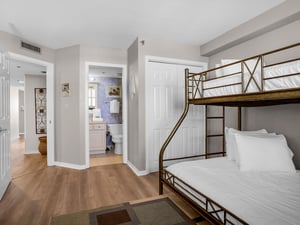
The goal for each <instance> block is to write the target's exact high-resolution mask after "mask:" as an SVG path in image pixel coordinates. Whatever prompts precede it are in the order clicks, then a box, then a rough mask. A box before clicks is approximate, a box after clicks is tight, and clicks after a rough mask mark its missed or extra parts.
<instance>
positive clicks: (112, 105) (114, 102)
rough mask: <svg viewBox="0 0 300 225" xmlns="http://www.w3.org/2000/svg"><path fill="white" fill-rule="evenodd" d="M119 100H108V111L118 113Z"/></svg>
mask: <svg viewBox="0 0 300 225" xmlns="http://www.w3.org/2000/svg"><path fill="white" fill-rule="evenodd" d="M119 109H120V102H119V101H117V100H115V99H114V100H111V101H110V113H119Z"/></svg>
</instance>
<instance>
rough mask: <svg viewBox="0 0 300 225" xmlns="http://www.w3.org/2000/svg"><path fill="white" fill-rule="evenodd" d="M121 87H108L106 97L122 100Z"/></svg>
mask: <svg viewBox="0 0 300 225" xmlns="http://www.w3.org/2000/svg"><path fill="white" fill-rule="evenodd" d="M121 93H122V91H121V86H107V87H106V97H109V98H120V97H121Z"/></svg>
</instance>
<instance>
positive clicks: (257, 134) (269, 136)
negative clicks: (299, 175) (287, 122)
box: [232, 132, 294, 165]
mask: <svg viewBox="0 0 300 225" xmlns="http://www.w3.org/2000/svg"><path fill="white" fill-rule="evenodd" d="M239 134H240V135H243V136H252V137H260V138H276V136H277V134H276V133H251V132H250V133H249V132H248V133H245V132H244V133H239ZM282 136H283V135H282ZM283 137H284V136H283ZM236 138H237V137H236V135H234V136H233V140H232V143H233V145H234V149H235V150H236V152H235V153H236V154H235V160H236V163H237V164H238V165H239V164H240V156H239V151H238V147H237V143H236ZM284 140H285V142H286V147H287V151H288V153H289V156H290V158H291V159H292V158H293V157H294V153H293V152H292V150H291V149H290V148H289V147H288V144H287V141H286V139H285V137H284Z"/></svg>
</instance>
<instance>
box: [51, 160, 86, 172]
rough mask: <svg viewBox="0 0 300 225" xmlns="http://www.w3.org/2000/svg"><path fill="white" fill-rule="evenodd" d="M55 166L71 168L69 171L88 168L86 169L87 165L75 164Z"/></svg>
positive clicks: (58, 164) (56, 163)
mask: <svg viewBox="0 0 300 225" xmlns="http://www.w3.org/2000/svg"><path fill="white" fill-rule="evenodd" d="M54 165H55V166H59V167H64V168H69V169H75V170H85V169H87V168H88V167H86V165H77V164H73V163H65V162H57V161H55V162H54Z"/></svg>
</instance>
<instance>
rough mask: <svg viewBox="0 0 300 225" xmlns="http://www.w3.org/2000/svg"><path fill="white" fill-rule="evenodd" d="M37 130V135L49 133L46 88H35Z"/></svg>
mask: <svg viewBox="0 0 300 225" xmlns="http://www.w3.org/2000/svg"><path fill="white" fill-rule="evenodd" d="M34 96H35V128H36V133H37V134H46V133H47V111H46V109H47V102H46V100H47V98H46V88H35V89H34Z"/></svg>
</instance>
